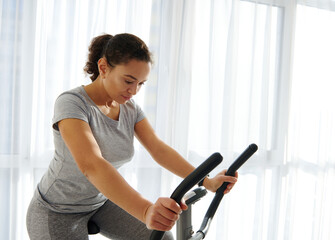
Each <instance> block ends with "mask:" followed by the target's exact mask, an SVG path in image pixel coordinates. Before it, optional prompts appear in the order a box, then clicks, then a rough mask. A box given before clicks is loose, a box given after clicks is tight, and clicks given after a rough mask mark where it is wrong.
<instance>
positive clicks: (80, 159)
mask: <svg viewBox="0 0 335 240" xmlns="http://www.w3.org/2000/svg"><path fill="white" fill-rule="evenodd" d="M58 127H59V130H60V133H61V135H62V138H63V139H64V141H65V143H66V145H67V147H68V149H69V150H70V152H71V154H72V156H73V158H74V159H75V161H76V163H77V165H78V167H79V169H80V170H81V171H82V173H83V174H84V175H85V176H86V177H87V178H88V180H89V181H90V182H91V183H92V184H93V185H94V186H95V187H96V188H97V189H98V190H99V191H100V192H101V193H102V194H104V195H105V196H106V197H107V198H108V199H110V200H111V201H112V202H114V203H115V204H117V205H118V206H119V207H121V208H122V209H124V210H125V211H127V212H128V213H130V214H131V215H133V216H134V217H136V218H137V219H139V220H140V221H142V222H144V223H146V224H147V227H148V228H153V229H157V230H162V231H167V230H170V229H171V228H172V226H173V224H174V222H175V221H176V220H177V218H178V213H180V211H181V208H180V206H179V205H178V204H176V203H175V202H174V201H171V200H170V199H167V198H160V199H159V200H157V202H156V203H155V204H152V203H151V202H150V201H148V200H146V199H145V198H143V197H142V196H141V195H140V194H139V193H138V192H137V191H135V190H134V189H133V188H132V187H131V186H130V185H129V184H128V183H127V182H126V181H125V179H124V178H123V177H122V176H121V175H120V174H119V172H118V171H117V170H116V169H115V168H114V167H113V166H112V165H111V164H110V163H109V162H108V161H107V160H105V159H104V158H103V157H102V154H101V151H100V148H99V146H98V144H97V142H96V140H95V138H94V136H93V133H92V131H91V128H90V127H89V125H88V124H87V123H86V122H85V121H82V120H78V119H65V120H62V121H60V122H59V123H58ZM157 216H159V218H157ZM161 216H164V218H162V217H161ZM157 219H158V220H157Z"/></svg>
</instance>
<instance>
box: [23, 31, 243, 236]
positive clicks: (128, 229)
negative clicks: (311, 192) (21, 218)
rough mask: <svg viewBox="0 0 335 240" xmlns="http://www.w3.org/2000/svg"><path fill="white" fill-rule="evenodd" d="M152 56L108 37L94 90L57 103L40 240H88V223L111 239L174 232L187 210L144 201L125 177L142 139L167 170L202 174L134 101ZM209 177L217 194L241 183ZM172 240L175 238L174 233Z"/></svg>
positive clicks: (138, 45)
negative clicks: (124, 171) (167, 141)
mask: <svg viewBox="0 0 335 240" xmlns="http://www.w3.org/2000/svg"><path fill="white" fill-rule="evenodd" d="M151 63H152V60H151V54H150V52H149V50H148V48H147V46H146V45H145V43H144V42H143V41H142V40H141V39H139V38H138V37H136V36H134V35H131V34H118V35H115V36H112V35H108V34H105V35H101V36H98V37H96V38H94V39H93V40H92V42H91V45H90V47H89V55H88V61H87V63H86V66H85V68H84V70H85V71H86V73H87V74H89V75H90V78H91V79H92V83H91V84H89V85H87V86H80V87H77V88H75V89H72V90H70V91H67V92H64V93H63V94H61V95H60V96H59V97H58V98H57V100H56V103H55V110H54V117H53V134H54V143H55V154H54V157H53V159H52V161H51V163H50V166H49V169H48V171H47V172H46V173H45V175H44V176H43V178H42V179H41V181H40V182H39V184H38V186H37V189H36V191H35V194H34V197H33V199H32V201H31V204H30V206H29V209H28V213H27V229H28V233H29V236H30V238H31V239H32V240H37V239H41V240H42V239H43V240H47V239H71V240H74V239H80V240H83V239H88V232H87V222H88V221H89V220H93V221H94V222H95V223H96V224H97V225H98V226H99V227H100V231H101V234H103V235H104V236H106V237H107V238H111V239H127V240H129V239H137V240H139V239H149V236H150V234H151V229H156V230H161V231H169V230H171V228H172V227H173V225H174V223H175V221H176V220H177V219H178V216H179V214H180V213H181V211H182V210H185V209H186V208H187V206H186V205H185V204H180V205H179V204H178V203H176V202H175V201H174V200H172V199H170V198H165V197H162V198H159V199H158V200H157V201H156V202H155V203H152V202H150V201H148V200H147V199H145V198H143V197H142V196H141V195H140V194H139V193H138V192H136V191H135V190H134V189H133V188H132V187H131V186H130V185H129V184H128V183H127V182H126V181H125V179H124V178H123V177H122V176H121V175H120V174H119V172H118V170H117V169H118V168H119V167H121V166H122V165H123V164H124V163H126V162H128V161H130V160H131V158H132V157H133V155H134V147H133V139H134V136H136V137H137V139H138V140H139V141H140V143H141V144H143V146H144V147H145V148H146V149H147V150H148V152H149V153H150V154H151V156H152V158H153V159H154V160H155V161H157V162H158V163H159V164H160V165H161V166H163V167H164V168H166V169H168V170H170V171H171V172H173V173H175V174H177V175H178V176H180V177H183V178H184V177H186V176H187V175H188V174H189V173H191V172H192V171H193V170H194V167H193V166H192V165H190V164H189V163H188V162H187V161H186V160H185V159H184V158H183V157H182V156H180V155H179V154H178V153H177V152H176V151H175V150H173V149H172V148H171V147H169V146H168V145H166V144H165V143H164V142H162V141H161V140H160V139H159V138H158V136H157V135H156V134H155V132H154V130H153V128H152V127H151V126H150V124H149V122H148V120H147V119H146V118H145V115H144V113H143V112H142V110H141V109H140V107H139V106H138V105H136V103H135V102H134V100H133V99H132V97H133V96H134V95H136V93H137V92H138V91H139V90H140V89H141V87H142V85H143V84H144V83H145V82H146V81H147V79H148V75H149V72H150V68H151ZM224 173H225V171H223V172H221V173H219V174H218V175H217V176H215V177H214V178H211V179H209V178H206V179H205V180H204V186H205V187H206V188H207V189H208V190H210V191H216V189H217V188H218V187H219V186H221V184H222V183H223V182H224V181H226V182H230V185H229V186H228V189H227V191H226V193H227V192H229V189H231V188H232V187H233V185H234V183H235V182H236V181H237V176H236V177H228V176H225V175H224ZM164 239H173V237H172V234H171V233H170V232H167V234H165V237H164Z"/></svg>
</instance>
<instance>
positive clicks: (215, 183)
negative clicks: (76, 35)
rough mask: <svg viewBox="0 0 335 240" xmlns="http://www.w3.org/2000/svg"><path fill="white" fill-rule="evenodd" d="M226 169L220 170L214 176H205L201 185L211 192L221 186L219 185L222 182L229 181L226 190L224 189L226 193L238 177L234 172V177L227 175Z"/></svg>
mask: <svg viewBox="0 0 335 240" xmlns="http://www.w3.org/2000/svg"><path fill="white" fill-rule="evenodd" d="M226 172H227V170H226V169H225V170H223V171H222V172H220V173H218V174H217V175H216V176H215V177H213V178H207V177H206V178H205V180H204V183H203V186H204V187H205V188H206V189H207V190H209V191H211V192H216V190H217V189H218V188H219V187H221V185H222V184H223V183H224V182H229V184H228V186H227V188H226V190H225V191H224V194H227V193H229V192H230V190H231V189H232V188H233V187H234V185H235V183H236V182H237V178H238V173H237V172H236V173H235V177H231V176H227V175H226Z"/></svg>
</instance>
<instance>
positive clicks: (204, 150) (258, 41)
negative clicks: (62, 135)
mask: <svg viewBox="0 0 335 240" xmlns="http://www.w3.org/2000/svg"><path fill="white" fill-rule="evenodd" d="M334 11H335V3H334V1H331V0H319V1H316V0H308V1H307V0H305V1H304V0H301V1H284V0H255V1H253V0H250V1H240V0H211V1H201V0H196V1H192V0H183V1H180V0H171V1H161V0H150V1H149V0H146V1H145V0H141V1H135V0H127V1H122V0H114V1H111V0H106V1H93V0H86V1H78V0H77V1H76V0H70V1H65V0H63V1H62V0H53V1H52V0H47V1H40V0H30V1H29V0H17V1H11V0H2V1H0V41H1V44H0V62H1V64H0V70H1V71H0V78H1V88H0V100H1V101H0V104H1V108H0V123H1V125H0V131H1V134H0V196H1V198H0V201H1V204H0V209H1V213H2V214H1V216H0V238H1V239H11V240H12V239H20V240H21V239H28V236H27V233H26V229H25V214H26V209H27V206H28V204H29V201H30V198H31V196H32V193H33V190H34V188H35V186H36V184H37V182H38V181H39V179H40V177H41V176H42V174H43V173H44V171H45V169H46V168H47V167H48V163H49V161H50V159H51V157H52V154H53V143H52V136H51V127H50V126H51V124H50V123H51V118H52V113H53V103H54V100H55V98H56V97H57V96H58V94H59V93H61V92H62V91H64V90H67V89H70V88H72V87H76V86H78V85H81V84H87V83H88V82H89V81H88V80H87V78H85V76H84V75H83V72H82V68H83V66H84V62H85V58H86V54H87V46H88V44H89V41H90V40H91V39H92V37H94V36H96V35H98V34H101V33H103V32H108V33H111V34H115V33H120V32H131V33H134V34H136V35H138V36H139V37H141V38H142V39H143V40H144V41H145V42H147V43H148V45H149V47H150V49H151V50H152V51H153V53H154V58H155V64H154V67H153V70H152V73H151V76H150V81H148V82H147V83H146V85H145V87H144V88H143V89H142V90H141V93H140V94H139V95H138V96H136V99H137V101H138V102H139V103H140V104H141V105H142V107H143V109H144V110H145V112H146V115H147V116H148V118H149V120H150V121H151V123H152V125H153V126H154V128H155V130H156V132H157V133H158V135H159V136H160V137H161V138H162V139H163V140H165V141H166V142H167V143H168V144H170V145H171V146H173V147H174V148H176V149H177V150H178V151H179V152H180V153H181V154H182V155H183V156H184V157H185V158H187V159H188V160H189V161H190V162H191V163H192V164H194V165H195V166H197V165H199V164H200V163H201V161H203V160H204V159H205V158H207V157H208V156H209V155H210V154H211V153H213V152H214V151H219V152H220V153H221V154H222V155H223V157H224V163H223V164H221V167H219V168H220V169H223V168H226V167H228V166H229V164H230V163H231V162H232V161H233V160H234V159H235V158H236V157H237V156H238V154H239V153H240V152H241V151H243V150H244V148H245V147H247V145H248V144H250V143H252V142H255V143H256V144H258V146H259V150H258V152H257V154H256V155H255V156H253V157H252V159H250V160H249V161H248V162H247V163H246V165H245V166H243V168H242V169H241V170H240V171H239V173H240V179H239V182H238V184H237V185H236V187H235V189H234V190H233V191H232V193H231V194H229V195H227V196H225V197H224V199H223V202H222V205H221V206H220V208H219V209H218V212H217V214H216V217H215V218H214V221H213V222H212V224H211V229H210V232H209V235H208V236H207V239H218V240H219V239H230V240H233V239H285V240H286V239H302V238H304V239H333V238H334V237H335V230H334V228H332V226H333V225H334V224H335V223H334V216H335V207H334V204H333V202H334V201H335V191H334V187H333V186H332V185H333V184H332V183H333V182H334V180H335V171H334V162H335V152H334V146H335V138H334V136H335V128H334V123H335V119H334V118H335V113H334V107H333V103H334V102H335V101H334V100H335V99H334V94H332V92H333V89H334V84H333V81H334V77H335V72H334V68H333V66H334V63H335V49H334V44H333V43H334V41H335V32H334V28H333V26H334V24H335V13H334ZM136 150H137V151H136V154H135V157H134V160H133V161H132V162H131V163H130V164H127V165H126V166H125V167H124V168H122V169H121V172H122V174H123V175H124V177H125V178H126V179H127V180H128V181H129V182H130V183H131V184H132V185H133V186H134V187H135V188H136V189H138V191H140V192H141V193H142V194H143V195H144V196H145V197H147V198H149V199H151V200H152V201H154V200H155V199H156V198H157V197H158V196H169V195H170V193H171V191H172V190H173V189H174V188H175V187H176V186H177V184H178V183H179V182H180V180H181V179H179V178H177V177H174V176H173V175H172V174H171V173H169V172H167V171H165V170H163V169H161V168H159V167H158V166H157V164H155V163H154V162H153V161H152V159H151V158H150V156H149V155H148V153H147V152H146V151H145V150H144V149H143V148H142V147H141V146H140V145H139V144H138V143H136ZM218 170H219V169H218ZM218 170H215V171H214V173H212V175H214V174H215V173H216V172H217V171H218ZM153 179H154V181H152V180H153ZM212 196H213V194H209V196H207V197H206V198H205V199H203V200H202V201H201V202H199V203H197V204H196V206H195V210H194V220H193V221H194V228H195V230H197V228H198V227H199V224H200V222H199V219H201V218H202V217H203V215H204V213H205V210H206V208H207V206H208V203H209V202H210V201H211V197H212ZM101 238H102V237H101V236H95V237H94V239H101ZM92 239H93V237H92Z"/></svg>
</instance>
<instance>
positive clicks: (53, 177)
mask: <svg viewBox="0 0 335 240" xmlns="http://www.w3.org/2000/svg"><path fill="white" fill-rule="evenodd" d="M144 117H145V116H144V113H143V112H142V110H141V109H140V107H139V106H138V105H137V104H136V103H135V102H134V101H133V100H130V101H128V102H127V103H125V104H121V105H120V115H119V120H118V121H116V120H113V119H111V118H109V117H107V116H106V115H105V114H103V113H102V112H101V111H100V109H99V108H98V107H97V106H96V104H95V103H94V102H93V101H92V100H91V99H90V97H89V96H88V95H87V93H86V91H85V89H84V87H83V86H81V87H77V88H75V89H73V90H70V91H67V92H64V93H62V94H61V95H60V96H59V97H58V98H57V100H56V103H55V110H54V117H53V121H52V122H53V135H54V145H55V153H54V157H53V159H52V161H51V163H50V166H49V169H48V171H47V172H46V173H45V175H44V176H43V178H42V179H41V181H40V183H39V184H38V188H37V194H36V195H37V199H38V200H39V201H40V202H42V203H43V204H44V205H45V206H46V207H48V208H49V209H51V210H53V211H56V212H63V213H79V212H89V211H93V210H95V209H97V208H99V207H100V206H102V205H103V204H104V203H105V201H106V200H107V199H106V197H105V196H104V195H102V194H101V193H100V192H99V191H98V190H97V189H96V188H95V187H94V186H93V185H92V184H91V183H90V182H89V181H88V180H87V178H86V177H85V176H84V175H83V173H82V172H81V171H80V170H79V168H78V166H77V164H76V162H75V160H74V159H73V157H72V155H71V153H70V151H69V149H68V148H67V147H66V145H65V143H64V140H63V138H62V136H61V135H60V132H59V130H58V122H59V121H61V120H62V119H67V118H76V119H81V120H83V121H85V122H87V123H88V124H89V126H90V127H91V130H92V132H93V135H94V137H95V139H96V141H97V143H98V145H99V147H100V150H101V153H102V156H103V157H104V158H105V159H106V160H107V161H109V162H110V163H111V164H112V165H113V166H114V167H115V168H119V167H121V166H122V165H123V164H125V163H126V162H128V161H130V160H131V159H132V157H133V155H134V146H133V140H134V126H135V124H136V123H137V122H139V121H141V120H142V119H143V118H144Z"/></svg>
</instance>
